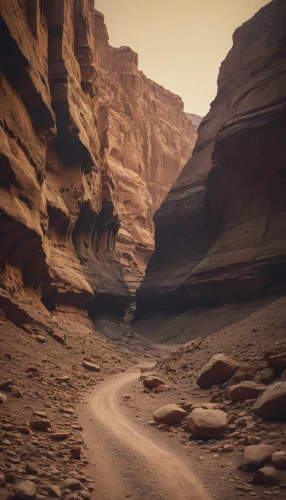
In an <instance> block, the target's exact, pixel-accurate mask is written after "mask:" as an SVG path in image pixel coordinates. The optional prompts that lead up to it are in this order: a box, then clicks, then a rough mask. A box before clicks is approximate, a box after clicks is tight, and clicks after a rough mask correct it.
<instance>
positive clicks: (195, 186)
mask: <svg viewBox="0 0 286 500" xmlns="http://www.w3.org/2000/svg"><path fill="white" fill-rule="evenodd" d="M285 30H286V5H285V2H284V1H283V0H275V1H273V2H270V3H269V4H268V5H266V6H265V7H264V8H262V9H261V10H260V11H259V12H258V13H257V14H256V15H255V16H254V17H253V18H252V19H250V20H249V21H248V22H246V23H245V24H244V25H243V26H241V27H240V28H239V29H238V30H236V32H235V33H234V37H233V47H232V49H231V51H230V52H229V54H228V56H227V58H226V59H225V61H224V62H223V63H222V66H221V69H220V73H219V78H218V93H217V96H216V98H215V100H214V101H213V103H212V105H211V109H210V112H209V113H208V115H207V116H206V117H205V118H204V119H203V121H202V123H201V125H200V128H199V136H198V141H197V143H196V147H195V150H194V154H193V156H192V158H191V160H189V162H188V163H187V164H186V166H185V167H184V169H183V171H182V173H181V174H180V176H179V178H178V179H177V181H176V182H175V184H174V185H173V187H172V189H171V191H170V192H169V194H168V195H167V197H166V198H165V200H164V202H163V204H162V205H161V207H160V209H159V210H158V212H157V213H156V215H155V227H156V234H155V245H156V251H155V253H154V254H153V256H152V258H151V260H150V262H149V265H148V269H147V274H146V278H145V279H144V281H143V284H142V286H141V287H140V289H139V291H138V309H137V316H138V317H139V316H140V315H143V314H144V313H146V311H148V310H149V311H150V310H152V309H153V310H154V309H156V310H159V309H161V310H163V309H169V308H173V309H175V308H177V309H184V308H188V307H192V306H202V305H203V306H205V305H215V304H218V303H225V302H229V301H234V300H240V299H244V300H245V299H247V298H250V297H254V296H259V295H262V294H266V293H269V292H274V291H278V290H281V289H283V290H285V282H286V272H285V270H286V238H285V223H286V199H285V192H286V175H285V174H286V167H285V153H284V149H285V148H284V144H283V142H284V140H283V137H285V127H286V125H285V124H286V120H285V118H286V106H285V102H286V101H285V91H284V89H285V86H286V63H285V57H284V56H285Z"/></svg>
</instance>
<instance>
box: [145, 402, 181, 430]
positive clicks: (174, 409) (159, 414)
mask: <svg viewBox="0 0 286 500" xmlns="http://www.w3.org/2000/svg"><path fill="white" fill-rule="evenodd" d="M186 415H187V412H186V411H185V410H183V409H182V408H180V406H178V405H173V404H168V405H165V406H162V408H159V409H158V410H155V411H154V413H153V418H154V420H155V422H156V423H159V424H168V425H172V424H178V423H180V422H182V420H184V418H185V417H186Z"/></svg>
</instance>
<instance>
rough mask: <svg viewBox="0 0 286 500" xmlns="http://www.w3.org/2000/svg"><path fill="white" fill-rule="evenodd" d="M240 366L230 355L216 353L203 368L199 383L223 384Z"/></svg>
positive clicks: (200, 384)
mask: <svg viewBox="0 0 286 500" xmlns="http://www.w3.org/2000/svg"><path fill="white" fill-rule="evenodd" d="M238 366H239V365H238V363H237V362H236V361H234V360H233V359H231V358H229V357H228V356H225V355H224V354H222V353H219V354H216V355H215V356H213V357H212V359H211V360H210V361H209V363H207V364H206V365H205V366H204V367H203V369H202V370H201V372H200V374H199V376H198V378H197V384H198V385H199V386H200V387H210V386H212V385H216V384H221V383H222V382H225V381H226V380H228V379H229V378H230V377H231V376H232V374H233V373H234V372H235V370H236V369H237V368H238Z"/></svg>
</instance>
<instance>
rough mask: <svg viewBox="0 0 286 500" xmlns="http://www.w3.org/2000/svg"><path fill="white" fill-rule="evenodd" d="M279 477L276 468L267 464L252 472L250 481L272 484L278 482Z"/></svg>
mask: <svg viewBox="0 0 286 500" xmlns="http://www.w3.org/2000/svg"><path fill="white" fill-rule="evenodd" d="M279 479H280V478H279V474H278V472H277V470H276V469H275V468H274V467H271V466H269V465H268V466H266V467H262V469H259V470H257V471H256V472H254V474H253V477H252V480H251V482H252V483H253V484H265V485H272V484H277V483H279Z"/></svg>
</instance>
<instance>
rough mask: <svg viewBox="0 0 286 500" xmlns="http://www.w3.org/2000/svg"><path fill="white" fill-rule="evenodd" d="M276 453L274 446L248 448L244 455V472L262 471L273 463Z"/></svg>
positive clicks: (263, 445)
mask: <svg viewBox="0 0 286 500" xmlns="http://www.w3.org/2000/svg"><path fill="white" fill-rule="evenodd" d="M274 451H275V447H274V446H269V445H266V444H256V445H252V446H247V447H246V448H245V450H244V453H243V460H242V466H241V468H242V470H244V471H246V472H254V471H256V470H258V469H260V468H261V467H263V465H265V464H267V463H269V462H271V456H272V453H274Z"/></svg>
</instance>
